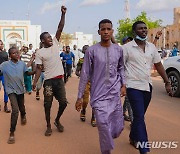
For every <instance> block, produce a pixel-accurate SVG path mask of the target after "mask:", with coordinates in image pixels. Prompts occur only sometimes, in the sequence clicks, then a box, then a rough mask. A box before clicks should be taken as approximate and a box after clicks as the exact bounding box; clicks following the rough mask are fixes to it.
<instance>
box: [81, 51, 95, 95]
mask: <svg viewBox="0 0 180 154" xmlns="http://www.w3.org/2000/svg"><path fill="white" fill-rule="evenodd" d="M91 72H92V56H91V52H90V50H88V49H87V50H86V53H85V57H84V63H83V66H82V69H81V76H80V81H79V88H78V98H82V97H83V95H84V90H85V88H86V84H87V82H88V80H89V78H90V74H91Z"/></svg>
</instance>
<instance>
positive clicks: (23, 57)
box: [21, 52, 32, 65]
mask: <svg viewBox="0 0 180 154" xmlns="http://www.w3.org/2000/svg"><path fill="white" fill-rule="evenodd" d="M31 56H32V55H31V54H30V53H29V52H27V53H23V54H22V55H21V60H22V61H23V62H25V63H26V65H27V63H28V62H29V61H30V60H31Z"/></svg>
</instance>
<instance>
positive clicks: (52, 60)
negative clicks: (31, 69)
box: [35, 37, 64, 80]
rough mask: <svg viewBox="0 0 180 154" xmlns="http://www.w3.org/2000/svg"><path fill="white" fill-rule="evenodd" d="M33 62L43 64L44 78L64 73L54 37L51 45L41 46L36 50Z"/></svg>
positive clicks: (57, 43) (57, 44)
mask: <svg viewBox="0 0 180 154" xmlns="http://www.w3.org/2000/svg"><path fill="white" fill-rule="evenodd" d="M35 64H43V66H44V76H45V80H47V79H51V78H54V77H56V76H59V75H63V74H64V70H63V66H62V61H61V58H60V55H59V42H58V41H57V39H56V37H54V38H53V45H52V46H51V47H49V48H41V49H39V50H38V51H37V52H36V58H35Z"/></svg>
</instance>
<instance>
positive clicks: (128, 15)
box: [124, 0, 131, 19]
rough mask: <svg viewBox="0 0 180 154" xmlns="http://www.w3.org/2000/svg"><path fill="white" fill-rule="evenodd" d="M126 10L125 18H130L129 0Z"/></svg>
mask: <svg viewBox="0 0 180 154" xmlns="http://www.w3.org/2000/svg"><path fill="white" fill-rule="evenodd" d="M124 11H125V18H126V19H128V18H129V19H130V18H131V17H130V5H129V0H125V7H124Z"/></svg>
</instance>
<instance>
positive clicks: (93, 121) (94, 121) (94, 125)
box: [91, 119, 96, 127]
mask: <svg viewBox="0 0 180 154" xmlns="http://www.w3.org/2000/svg"><path fill="white" fill-rule="evenodd" d="M91 125H92V126H93V127H96V120H95V119H91Z"/></svg>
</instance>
